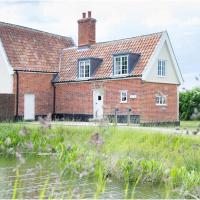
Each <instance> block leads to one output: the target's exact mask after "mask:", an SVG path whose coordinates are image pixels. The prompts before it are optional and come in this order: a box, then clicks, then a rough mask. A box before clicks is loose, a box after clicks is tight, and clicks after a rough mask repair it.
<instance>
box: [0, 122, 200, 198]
mask: <svg viewBox="0 0 200 200" xmlns="http://www.w3.org/2000/svg"><path fill="white" fill-rule="evenodd" d="M197 124H198V123H197V122H192V123H191V122H182V123H181V126H182V127H184V126H186V125H188V126H189V127H194V126H195V125H197ZM95 133H98V134H99V135H98V137H95ZM16 152H25V153H28V152H29V153H31V152H36V153H37V152H40V153H41V152H43V153H52V152H56V153H57V156H58V162H60V165H61V167H62V168H63V169H64V172H65V173H71V172H72V171H73V174H80V173H83V171H84V173H85V172H87V173H86V174H88V175H89V174H90V175H91V174H93V175H95V176H97V177H98V180H99V177H101V178H103V177H104V178H105V177H107V176H112V177H115V178H117V179H119V180H120V181H124V183H129V182H133V183H135V184H146V183H148V184H149V183H150V184H152V185H154V184H155V185H156V184H165V185H167V186H169V187H171V188H172V189H176V190H178V191H180V192H184V194H183V195H184V197H191V196H190V195H193V196H196V197H200V194H199V189H198V190H197V188H198V187H199V186H200V137H199V136H190V137H189V136H177V135H172V134H160V133H158V132H156V133H155V132H154V131H153V130H152V129H149V130H148V129H147V130H140V129H132V128H128V127H123V128H117V127H114V126H106V125H101V126H97V127H89V126H88V127H78V126H77V127H72V126H70V127H67V126H55V127H53V128H52V129H44V128H41V127H40V126H35V125H34V126H31V125H26V127H25V128H24V125H21V124H0V153H2V154H4V155H5V156H9V155H10V156H15V153H16ZM101 178H100V179H101ZM101 184H102V182H101ZM198 195H199V196H198Z"/></svg>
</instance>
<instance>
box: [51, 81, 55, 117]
mask: <svg viewBox="0 0 200 200" xmlns="http://www.w3.org/2000/svg"><path fill="white" fill-rule="evenodd" d="M52 85H53V113H52V118H53V119H55V115H56V86H55V83H52Z"/></svg>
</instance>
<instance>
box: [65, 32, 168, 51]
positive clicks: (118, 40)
mask: <svg viewBox="0 0 200 200" xmlns="http://www.w3.org/2000/svg"><path fill="white" fill-rule="evenodd" d="M165 32H166V31H160V32H154V33H150V34H144V35H137V36H133V37H129V38H121V39H116V40H110V41H104V42H97V43H95V44H92V45H91V46H90V47H94V46H97V45H101V44H102V45H103V44H109V43H114V42H120V41H126V40H131V39H134V38H142V37H150V36H152V35H158V34H161V35H162V34H163V33H165ZM70 49H78V46H73V47H68V48H64V49H63V51H66V50H70Z"/></svg>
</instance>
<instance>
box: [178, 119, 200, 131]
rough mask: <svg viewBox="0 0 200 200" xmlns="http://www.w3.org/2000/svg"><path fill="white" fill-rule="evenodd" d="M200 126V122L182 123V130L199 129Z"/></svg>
mask: <svg viewBox="0 0 200 200" xmlns="http://www.w3.org/2000/svg"><path fill="white" fill-rule="evenodd" d="M199 125H200V121H181V124H180V127H181V128H192V129H194V128H197V127H198V126H199Z"/></svg>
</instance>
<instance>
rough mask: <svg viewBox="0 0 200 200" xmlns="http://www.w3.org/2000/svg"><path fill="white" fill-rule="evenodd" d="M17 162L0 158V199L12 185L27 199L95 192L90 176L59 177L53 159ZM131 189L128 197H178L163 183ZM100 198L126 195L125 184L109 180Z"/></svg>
mask: <svg viewBox="0 0 200 200" xmlns="http://www.w3.org/2000/svg"><path fill="white" fill-rule="evenodd" d="M19 164H20V163H19V161H18V160H16V159H14V158H0V199H10V198H12V195H13V191H14V190H15V189H14V188H16V190H15V191H16V192H17V198H27V199H28V198H31V199H33V198H39V197H40V196H41V195H43V194H44V197H50V198H94V197H95V193H96V192H97V188H98V186H97V183H96V182H95V181H94V180H92V179H91V178H90V179H88V178H72V177H69V176H64V177H63V176H62V177H61V176H60V174H61V169H59V165H58V164H57V161H56V159H54V158H49V157H40V158H35V157H29V158H26V162H25V163H24V164H22V165H20V166H19ZM17 169H18V172H19V174H18V175H17V174H16V170H17ZM132 188H133V186H130V187H129V191H128V198H130V197H131V196H132V197H134V198H140V199H141V198H142V199H145V198H151V199H152V198H153V199H163V198H176V197H177V198H178V196H177V195H175V194H174V193H172V192H170V193H169V191H168V190H167V189H166V188H164V187H163V186H157V187H155V186H154V187H152V186H147V185H145V186H138V187H136V189H135V192H134V193H133V192H132V191H133V190H132ZM99 198H104V199H105V198H110V199H116V198H118V199H122V198H125V186H124V185H123V183H121V182H119V181H117V180H114V179H111V180H110V181H108V182H107V183H106V187H105V190H104V192H103V193H101V194H100V195H99ZM179 198H180V197H179Z"/></svg>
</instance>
